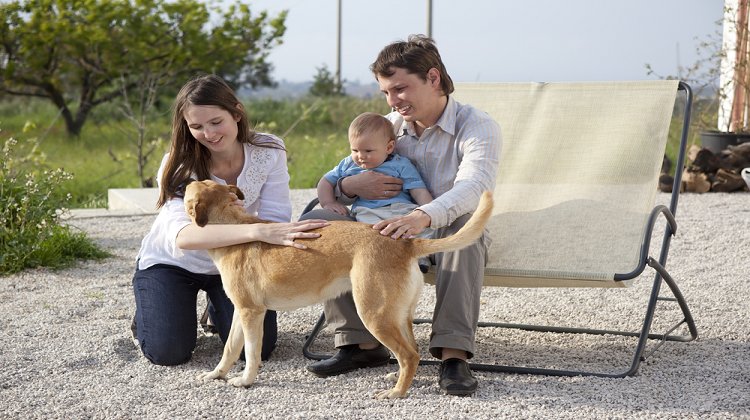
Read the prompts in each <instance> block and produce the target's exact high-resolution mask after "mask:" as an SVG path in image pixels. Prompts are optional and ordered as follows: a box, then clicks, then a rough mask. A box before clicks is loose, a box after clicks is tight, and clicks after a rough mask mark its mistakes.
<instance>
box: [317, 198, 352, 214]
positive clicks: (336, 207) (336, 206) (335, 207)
mask: <svg viewBox="0 0 750 420" xmlns="http://www.w3.org/2000/svg"><path fill="white" fill-rule="evenodd" d="M321 207H323V208H324V209H326V210H330V211H332V212H334V213H336V214H340V215H342V216H348V215H349V209H347V208H346V206H344V205H343V204H340V203H337V202H335V201H334V202H333V203H326V204H321Z"/></svg>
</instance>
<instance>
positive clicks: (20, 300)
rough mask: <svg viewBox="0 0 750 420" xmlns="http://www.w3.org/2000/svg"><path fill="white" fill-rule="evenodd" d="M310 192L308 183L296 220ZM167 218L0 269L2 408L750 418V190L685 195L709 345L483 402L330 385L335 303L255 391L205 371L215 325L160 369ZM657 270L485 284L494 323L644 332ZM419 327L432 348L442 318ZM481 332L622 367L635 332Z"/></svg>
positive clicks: (308, 321)
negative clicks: (159, 258)
mask: <svg viewBox="0 0 750 420" xmlns="http://www.w3.org/2000/svg"><path fill="white" fill-rule="evenodd" d="M311 194H312V191H309V190H303V191H299V192H297V193H296V195H295V196H294V199H295V201H296V203H295V209H296V213H297V214H298V213H299V211H300V209H301V208H302V206H303V205H304V203H306V202H307V200H308V199H309V198H310V196H311ZM667 199H668V197H667V196H666V195H660V196H659V200H661V201H663V202H666V201H667ZM153 218H154V217H153V215H131V216H127V215H123V214H112V213H109V212H98V213H97V212H92V211H84V212H75V213H74V217H73V218H72V219H71V220H70V223H71V224H72V225H74V226H77V227H79V228H81V229H83V230H85V231H86V232H88V233H89V235H90V236H91V237H92V238H94V239H95V240H96V241H97V242H98V243H99V244H101V246H103V247H104V248H106V249H108V250H109V251H111V252H112V253H113V254H114V257H113V258H109V259H106V260H104V261H100V262H84V263H81V264H80V265H79V266H77V267H75V268H71V269H67V270H62V271H56V272H52V271H48V270H44V269H38V270H27V271H24V272H22V273H19V274H16V275H12V276H7V277H2V278H0V309H1V310H2V313H3V314H4V319H5V322H3V323H2V327H0V331H1V333H0V365H2V366H3V368H2V369H3V375H2V377H1V378H0V418H3V419H6V418H23V419H27V418H66V419H67V418H207V417H211V418H249V417H251V416H252V417H259V418H347V419H348V418H386V417H390V418H472V419H474V418H480V419H481V418H488V419H489V418H576V419H579V418H580V419H601V418H628V419H630V418H660V419H661V418H679V419H683V418H716V419H725V418H750V322H749V321H750V305H748V303H747V301H748V300H750V292H748V288H747V284H748V280H749V279H750V268H749V267H748V266H749V264H748V255H749V254H750V253H748V251H747V249H748V248H747V247H748V246H749V245H750V194H745V193H738V194H719V193H712V194H704V195H690V194H687V195H683V196H682V197H681V199H680V206H679V211H678V215H677V219H678V223H679V229H678V234H677V236H676V238H675V239H674V240H673V242H672V248H671V252H670V260H669V263H668V265H667V267H668V268H669V269H670V272H671V273H672V275H673V276H674V278H675V279H676V280H677V282H678V284H679V285H680V287H681V289H682V292H683V293H684V295H685V297H686V298H687V300H688V303H689V305H690V307H691V310H692V312H693V315H694V316H695V318H696V320H697V324H698V330H699V335H700V337H699V339H698V340H697V341H694V342H689V343H672V342H670V343H666V344H665V345H664V346H663V347H662V348H661V349H659V351H658V352H656V353H655V354H654V355H653V356H652V357H651V358H650V359H649V361H648V362H647V363H645V364H643V365H641V368H640V371H639V373H638V374H637V375H636V376H633V377H629V378H625V379H607V378H592V377H573V378H559V377H548V376H530V375H516V374H498V373H484V372H477V373H476V376H477V377H478V379H479V383H480V385H479V390H478V392H477V393H476V395H475V396H474V397H473V398H461V397H448V396H444V395H441V393H440V392H439V388H438V386H437V384H436V379H437V367H435V366H421V367H420V368H419V370H418V372H417V376H416V379H415V382H414V385H413V387H412V389H411V392H410V395H409V397H408V398H406V399H402V400H397V401H378V400H374V399H372V398H371V397H372V395H373V394H374V393H375V392H376V391H377V390H380V389H383V388H385V387H388V386H389V383H388V382H387V381H386V379H385V376H386V374H387V373H388V372H391V371H394V370H395V366H388V367H383V368H376V369H369V370H366V371H358V372H354V373H352V374H348V375H343V376H339V377H334V378H328V379H321V378H316V377H314V376H312V375H310V374H308V373H307V372H306V370H305V366H306V365H307V364H308V363H310V361H308V360H305V359H304V357H303V356H302V354H301V351H300V349H301V346H302V343H303V342H304V340H305V336H306V334H307V333H308V332H309V330H310V328H311V327H312V325H313V323H314V321H315V320H316V319H317V317H318V316H319V314H320V310H321V307H320V305H316V306H313V307H310V308H304V309H300V310H296V311H291V312H285V313H282V314H280V317H279V336H280V338H279V344H278V348H277V350H276V352H275V353H274V355H273V357H272V358H271V360H269V361H268V362H266V363H265V364H264V366H263V367H262V369H261V371H260V374H259V376H258V379H257V382H256V383H255V384H254V385H253V386H252V387H250V388H248V389H236V388H233V387H232V386H230V385H228V384H227V383H225V382H223V381H211V382H207V383H202V382H199V381H197V380H196V379H195V377H196V375H198V374H199V373H201V372H203V371H206V370H210V369H212V368H213V367H214V365H215V364H216V363H217V362H218V360H219V358H220V353H221V348H222V346H221V343H220V341H219V339H218V338H217V337H215V336H206V335H203V334H202V333H200V332H199V333H198V334H199V339H198V347H197V348H196V349H195V353H194V357H193V359H192V360H191V361H190V362H189V363H187V364H185V365H181V366H176V367H159V366H153V365H151V364H150V363H148V362H147V361H146V360H145V359H144V358H143V357H141V356H140V355H139V353H138V351H137V350H136V348H135V347H134V346H133V344H132V342H131V340H130V336H129V325H130V320H131V317H132V314H133V310H134V302H133V296H132V290H131V277H132V272H133V267H134V257H135V255H136V252H137V250H138V246H139V244H140V240H141V238H142V237H143V235H144V234H145V233H146V231H147V230H148V228H149V226H150V224H151V222H152V221H153ZM652 278H653V272H652V271H650V270H647V274H645V275H644V276H643V278H642V279H640V280H639V281H638V282H637V283H636V285H635V286H634V287H633V288H630V289H627V290H591V289H586V290H569V289H560V290H557V289H556V290H548V289H540V290H533V289H504V288H485V290H484V292H483V296H482V303H483V308H482V319H486V320H495V321H506V322H524V323H530V322H541V323H550V322H556V321H560V320H562V321H563V322H566V323H568V324H569V325H589V324H590V323H593V324H595V325H597V324H599V323H604V325H605V326H612V325H613V324H614V325H615V326H619V327H623V328H629V329H634V328H636V326H637V325H638V323H639V322H640V320H641V319H642V318H643V313H644V306H645V301H646V295H647V294H648V289H649V283H651V280H652ZM662 290H666V287H664V288H663V289H662ZM433 302H434V291H433V289H432V288H431V287H429V286H427V287H425V290H424V293H423V298H422V300H421V302H420V304H419V307H418V310H417V311H418V314H417V315H418V316H429V314H430V310H431V307H432V305H433ZM603 303H607V304H610V305H609V307H608V308H609V309H606V310H605V309H604V305H603ZM660 315H661V316H657V318H656V320H655V324H656V327H657V328H658V327H661V326H663V325H667V324H666V318H668V317H669V316H670V315H672V316H677V312H676V311H675V310H673V309H671V308H669V307H665V308H664V310H663V311H662V312H660ZM416 335H417V340H418V343H419V344H420V347H421V351H422V352H423V354H426V350H425V349H426V347H427V340H428V335H429V327H425V326H419V327H417V329H416ZM331 342H332V339H331V336H330V333H328V332H326V333H324V334H323V335H322V336H321V341H320V342H319V343H320V344H319V345H318V348H317V350H320V351H331V347H330V345H331ZM477 342H478V353H477V354H478V355H477V361H484V362H497V363H501V364H523V363H527V362H528V363H534V364H536V365H546V366H551V367H567V368H576V367H577V366H578V365H579V364H581V363H587V364H592V365H593V367H594V368H597V367H599V368H603V369H607V368H612V367H614V368H615V370H619V371H622V370H625V369H626V368H627V366H628V365H629V360H630V359H631V358H632V356H631V353H632V346H631V345H630V344H628V343H630V341H629V340H625V339H621V338H615V337H612V336H604V337H584V336H570V335H561V334H548V333H528V332H521V331H506V330H497V329H483V330H482V331H481V332H480V334H479V337H478V339H477ZM239 368H241V366H238V367H236V368H235V370H234V371H233V373H232V374H236V373H237V372H238V371H239Z"/></svg>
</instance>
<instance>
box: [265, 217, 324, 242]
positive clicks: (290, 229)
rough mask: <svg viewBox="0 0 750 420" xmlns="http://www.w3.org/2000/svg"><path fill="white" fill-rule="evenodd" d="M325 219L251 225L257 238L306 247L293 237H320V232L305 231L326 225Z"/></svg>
mask: <svg viewBox="0 0 750 420" xmlns="http://www.w3.org/2000/svg"><path fill="white" fill-rule="evenodd" d="M329 224H330V222H328V221H326V220H318V219H312V220H304V221H301V222H291V223H258V224H254V225H252V226H255V227H257V228H258V239H259V240H261V241H263V242H267V243H269V244H274V245H284V246H292V247H295V248H298V249H307V247H306V246H305V245H303V244H300V243H297V242H294V240H295V239H311V238H318V237H320V233H313V232H307V231H308V230H313V229H319V228H322V227H325V226H328V225H329Z"/></svg>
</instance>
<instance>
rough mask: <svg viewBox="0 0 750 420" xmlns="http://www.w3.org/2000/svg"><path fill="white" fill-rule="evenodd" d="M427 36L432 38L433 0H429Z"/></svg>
mask: <svg viewBox="0 0 750 420" xmlns="http://www.w3.org/2000/svg"><path fill="white" fill-rule="evenodd" d="M427 36H429V37H430V38H432V0H427Z"/></svg>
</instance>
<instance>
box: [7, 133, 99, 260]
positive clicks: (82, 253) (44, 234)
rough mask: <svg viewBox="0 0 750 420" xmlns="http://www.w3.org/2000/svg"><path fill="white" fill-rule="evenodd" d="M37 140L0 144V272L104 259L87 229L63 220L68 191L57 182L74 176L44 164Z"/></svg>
mask: <svg viewBox="0 0 750 420" xmlns="http://www.w3.org/2000/svg"><path fill="white" fill-rule="evenodd" d="M44 161H45V156H44V155H43V154H42V153H40V152H39V151H38V148H37V144H36V142H34V141H29V142H28V143H26V144H21V145H19V144H18V142H17V141H16V140H15V139H13V138H9V139H7V140H6V141H5V142H4V144H3V149H2V160H1V161H0V226H2V232H0V275H5V274H10V273H15V272H17V271H21V270H23V269H24V268H31V267H39V266H44V267H50V268H62V267H66V266H69V265H71V264H72V263H73V262H74V261H76V260H77V259H80V258H84V259H86V258H94V259H99V258H104V257H106V256H109V254H108V253H107V252H105V251H103V250H101V249H99V248H98V247H97V246H96V245H95V244H94V243H93V242H92V241H91V240H89V239H88V238H87V237H86V235H85V233H83V232H81V231H74V230H72V228H71V227H70V226H66V225H63V224H61V220H60V217H61V216H62V215H63V214H64V213H65V212H66V209H65V205H66V204H67V202H68V201H70V194H67V193H62V192H61V188H60V185H61V184H62V183H63V182H64V181H66V180H69V179H71V178H72V176H71V175H70V174H69V173H67V172H65V171H64V170H62V169H59V168H58V169H46V168H45V162H44Z"/></svg>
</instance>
